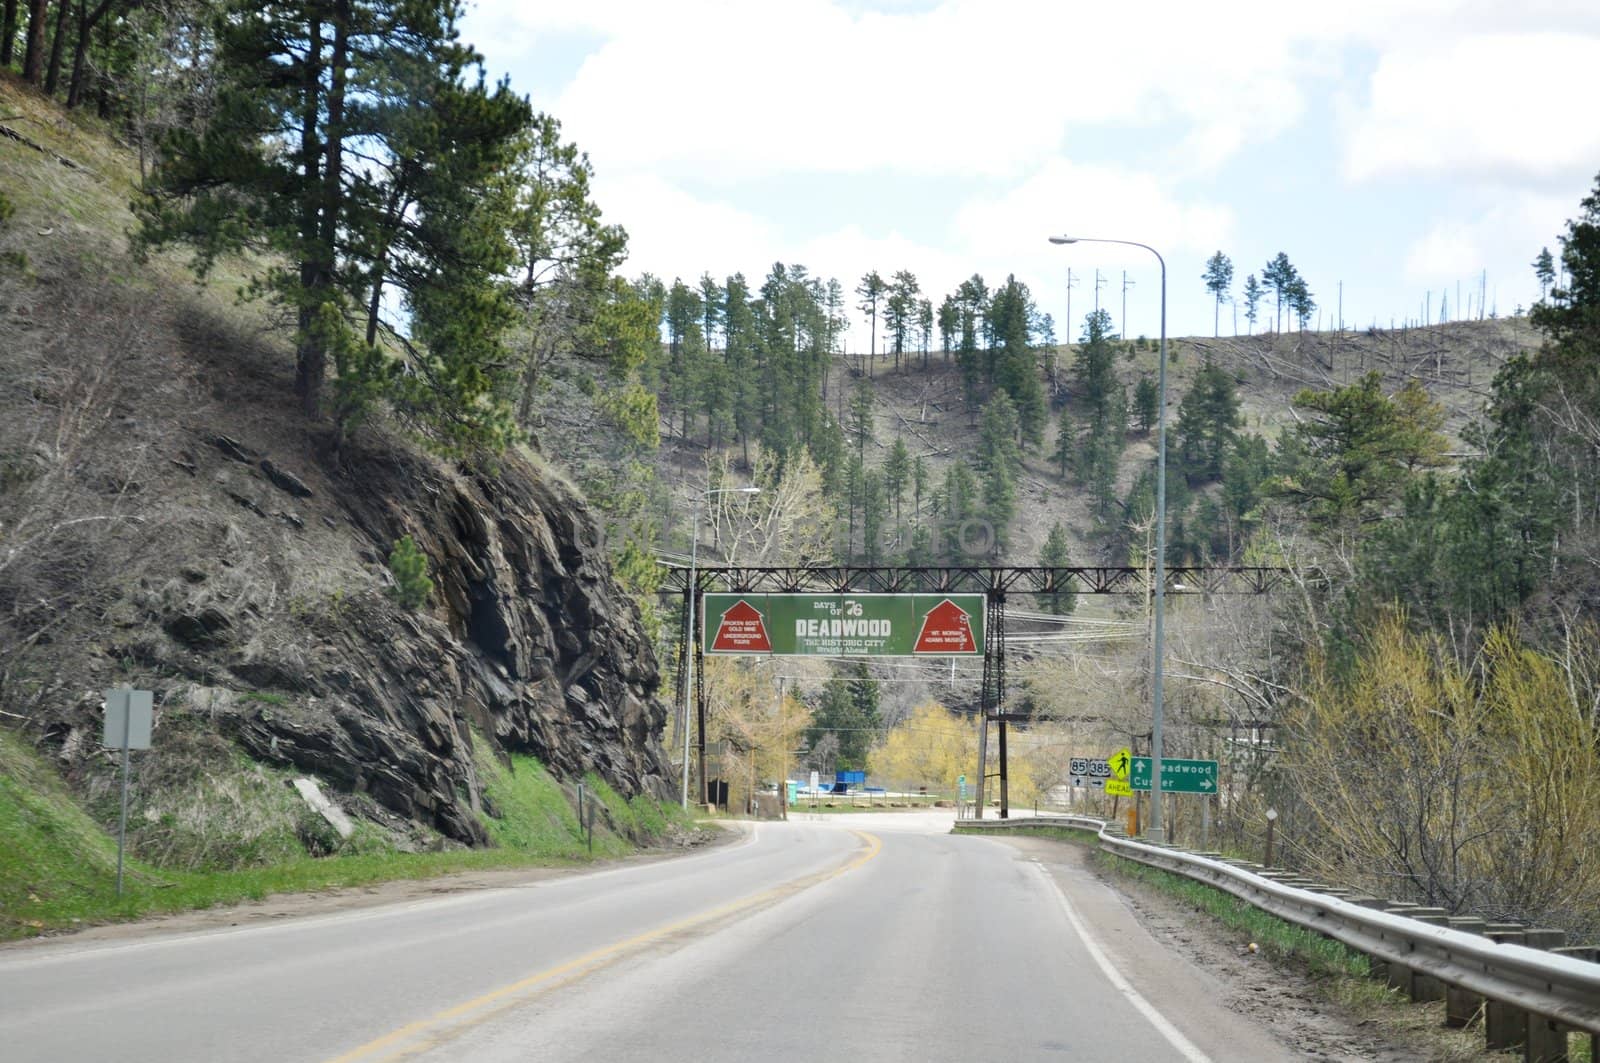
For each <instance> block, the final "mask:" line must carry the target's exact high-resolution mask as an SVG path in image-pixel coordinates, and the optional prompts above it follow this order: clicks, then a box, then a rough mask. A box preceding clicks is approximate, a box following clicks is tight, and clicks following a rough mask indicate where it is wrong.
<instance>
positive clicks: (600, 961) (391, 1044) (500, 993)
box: [328, 830, 883, 1063]
mask: <svg viewBox="0 0 1600 1063" xmlns="http://www.w3.org/2000/svg"><path fill="white" fill-rule="evenodd" d="M851 833H852V834H854V835H856V837H858V838H860V839H861V840H862V841H864V842H866V843H867V848H866V851H865V852H863V853H862V854H860V855H859V856H857V857H856V858H855V859H853V860H851V861H849V862H847V863H844V864H841V865H840V866H839V867H836V868H834V869H833V870H832V871H826V872H822V873H821V874H817V875H810V876H807V877H805V878H801V879H796V880H794V881H793V882H788V883H785V884H784V885H782V886H775V887H773V888H772V889H767V890H762V891H761V892H760V893H753V894H750V895H749V896H747V897H741V898H739V899H737V900H734V901H730V902H728V903H727V904H723V905H719V906H718V907H716V908H712V909H709V910H707V911H704V912H700V913H698V914H696V915H691V916H688V917H686V918H684V919H679V920H677V921H675V922H671V923H667V924H664V925H662V926H658V927H656V928H655V929H653V930H647V931H645V932H644V933H642V934H636V935H634V936H633V937H630V938H627V939H625V940H623V941H617V942H614V943H612V944H610V945H606V946H603V947H601V948H598V949H595V950H594V951H592V952H587V953H584V954H583V955H582V956H579V957H577V958H575V959H571V960H568V961H567V962H565V963H561V964H557V965H556V966H554V967H549V968H546V969H545V970H543V971H539V972H538V973H537V974H530V975H528V976H527V977H526V978H521V979H518V980H517V981H515V982H512V983H510V984H509V985H504V986H501V987H500V988H498V989H492V990H490V991H489V992H487V993H484V994H483V995H482V996H477V997H473V998H472V999H471V1000H466V1001H462V1002H461V1003H460V1004H456V1005H455V1006H453V1007H449V1008H446V1009H445V1010H443V1011H440V1012H437V1013H436V1014H433V1015H430V1016H428V1017H427V1018H425V1019H419V1020H417V1021H416V1022H409V1023H406V1024H405V1025H404V1026H402V1027H400V1028H399V1029H397V1030H394V1031H393V1032H391V1033H387V1034H384V1035H383V1036H382V1037H379V1038H377V1039H376V1040H373V1041H368V1042H367V1043H366V1044H364V1045H362V1046H360V1047H359V1048H353V1049H351V1050H350V1051H348V1052H346V1053H344V1054H343V1055H339V1056H335V1057H334V1058H332V1059H330V1060H328V1063H355V1061H356V1060H363V1059H371V1058H372V1057H373V1056H374V1055H376V1054H377V1053H379V1052H382V1051H384V1050H385V1049H400V1050H401V1051H404V1049H403V1048H402V1047H401V1046H402V1045H403V1044H404V1042H406V1041H408V1040H411V1039H413V1038H418V1037H420V1036H421V1035H423V1034H425V1033H429V1032H430V1031H434V1030H436V1029H437V1028H438V1027H440V1026H442V1025H444V1024H446V1023H450V1022H457V1021H458V1020H462V1019H465V1020H466V1021H465V1022H461V1023H459V1025H462V1026H468V1025H472V1024H473V1023H475V1022H477V1021H480V1020H481V1019H483V1018H487V1017H489V1013H487V1011H486V1009H488V1008H489V1007H490V1005H493V1004H496V1003H499V1002H501V1001H504V1000H506V999H507V998H508V997H514V996H516V995H517V994H519V993H524V992H527V991H528V990H530V989H535V988H537V987H539V986H542V985H546V984H548V983H550V982H552V981H555V980H556V979H559V978H561V977H563V976H565V975H573V974H587V973H589V972H590V971H592V970H595V969H598V968H599V967H602V966H604V965H605V964H607V963H609V962H611V961H613V960H615V959H617V958H618V957H619V956H620V955H622V954H623V953H626V952H630V951H635V950H638V949H640V948H643V947H644V946H646V945H651V944H654V943H655V942H657V941H660V940H662V939H663V938H667V937H670V936H671V935H673V934H677V933H681V932H682V931H685V930H689V929H692V928H694V927H698V926H704V925H705V924H708V923H713V922H716V921H717V920H719V919H726V918H727V917H728V916H730V915H733V914H735V913H738V912H742V911H745V910H747V909H751V908H755V907H758V906H761V905H763V904H766V903H768V902H770V901H775V900H777V899H779V898H782V897H785V896H788V895H790V894H793V893H798V892H800V891H801V890H805V889H809V888H811V887H812V886H817V885H821V884H822V883H824V882H827V881H829V880H831V879H835V878H838V877H839V876H840V875H844V874H847V873H849V872H851V871H854V870H855V869H856V868H858V867H860V866H861V865H862V864H865V863H866V862H867V861H868V860H871V859H872V858H873V857H875V856H877V855H878V853H879V851H880V850H881V849H882V848H883V843H882V842H881V841H879V840H878V838H877V837H876V836H874V835H871V834H868V833H867V832H865V831H859V830H852V831H851ZM498 1011H499V1009H496V1011H495V1012H494V1014H497V1013H498ZM475 1013H478V1014H475Z"/></svg>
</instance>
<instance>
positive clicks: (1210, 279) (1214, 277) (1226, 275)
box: [1201, 251, 1233, 336]
mask: <svg viewBox="0 0 1600 1063" xmlns="http://www.w3.org/2000/svg"><path fill="white" fill-rule="evenodd" d="M1201 279H1202V280H1204V281H1205V282H1206V291H1208V292H1210V293H1211V295H1212V296H1213V298H1214V299H1215V303H1214V305H1213V307H1212V311H1211V335H1213V336H1216V335H1218V334H1219V332H1218V324H1217V322H1218V320H1219V315H1220V314H1221V313H1222V300H1223V299H1224V298H1225V297H1226V296H1227V294H1228V289H1229V287H1231V286H1232V284H1233V263H1232V262H1231V261H1229V260H1228V256H1227V255H1224V254H1223V253H1222V252H1221V251H1218V252H1217V253H1216V254H1214V255H1212V256H1211V257H1210V258H1209V259H1207V260H1206V271H1205V274H1204V276H1203V277H1202V278H1201Z"/></svg>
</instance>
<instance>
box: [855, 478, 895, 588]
mask: <svg viewBox="0 0 1600 1063" xmlns="http://www.w3.org/2000/svg"><path fill="white" fill-rule="evenodd" d="M888 517H889V496H888V492H887V491H886V490H885V489H884V484H883V473H882V472H880V471H879V470H877V469H873V470H872V471H870V472H868V473H866V475H865V476H864V477H863V478H862V482H861V548H862V556H863V557H864V559H865V560H866V563H867V564H869V565H876V564H878V563H879V562H880V561H881V560H882V559H883V526H884V523H885V522H886V521H887V520H888Z"/></svg>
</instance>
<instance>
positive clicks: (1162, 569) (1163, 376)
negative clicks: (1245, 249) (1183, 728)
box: [1050, 236, 1167, 842]
mask: <svg viewBox="0 0 1600 1063" xmlns="http://www.w3.org/2000/svg"><path fill="white" fill-rule="evenodd" d="M1050 242H1051V243H1052V244H1078V243H1084V244H1123V245H1125V246H1127V247H1142V248H1144V249H1145V250H1146V251H1148V252H1150V253H1151V254H1152V255H1155V256H1156V261H1157V262H1159V263H1161V346H1160V352H1161V353H1160V358H1161V366H1160V369H1159V371H1158V372H1157V377H1158V380H1159V383H1158V384H1157V392H1158V395H1159V397H1158V398H1157V400H1156V402H1157V411H1156V557H1155V585H1156V586H1155V591H1156V593H1155V613H1156V616H1155V628H1156V630H1155V645H1154V647H1152V655H1153V656H1154V658H1155V659H1154V661H1152V662H1151V666H1150V667H1151V673H1152V677H1151V678H1152V682H1151V687H1152V690H1151V708H1150V716H1151V720H1150V826H1149V829H1147V830H1146V831H1145V837H1147V838H1149V839H1150V840H1151V841H1156V842H1159V841H1163V840H1164V836H1165V830H1164V828H1163V826H1162V822H1161V710H1162V705H1161V694H1162V672H1163V671H1164V670H1165V662H1166V657H1165V649H1166V645H1165V643H1164V642H1163V634H1164V626H1163V625H1164V620H1165V617H1166V611H1167V609H1166V605H1167V599H1166V594H1167V260H1166V259H1164V258H1162V257H1161V252H1159V251H1157V250H1156V249H1155V248H1153V247H1151V246H1150V245H1149V244H1141V243H1139V242H1137V241H1134V240H1109V239H1106V238H1104V237H1094V236H1052V237H1050Z"/></svg>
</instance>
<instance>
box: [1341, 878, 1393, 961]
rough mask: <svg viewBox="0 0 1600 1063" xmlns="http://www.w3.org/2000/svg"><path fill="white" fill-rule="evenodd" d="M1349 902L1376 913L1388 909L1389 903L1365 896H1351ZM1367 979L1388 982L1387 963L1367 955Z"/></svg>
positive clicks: (1378, 898) (1380, 898)
mask: <svg viewBox="0 0 1600 1063" xmlns="http://www.w3.org/2000/svg"><path fill="white" fill-rule="evenodd" d="M1349 900H1350V903H1351V904H1359V905H1360V906H1361V907H1363V908H1371V909H1372V910H1374V911H1378V912H1381V911H1384V910H1385V909H1387V908H1388V907H1389V902H1388V901H1386V900H1384V899H1383V898H1382V897H1369V896H1367V895H1365V894H1358V895H1355V896H1352V897H1350V898H1349ZM1367 977H1368V978H1371V979H1373V980H1374V981H1378V982H1387V981H1388V980H1389V963H1388V961H1387V960H1380V959H1378V957H1376V956H1371V955H1369V956H1368V957H1367Z"/></svg>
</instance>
